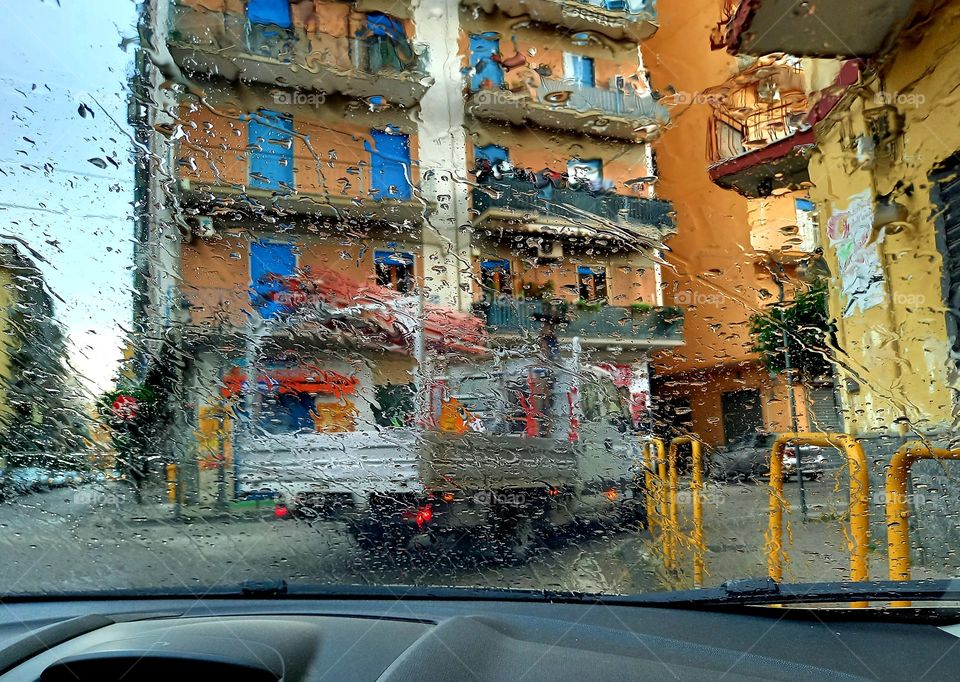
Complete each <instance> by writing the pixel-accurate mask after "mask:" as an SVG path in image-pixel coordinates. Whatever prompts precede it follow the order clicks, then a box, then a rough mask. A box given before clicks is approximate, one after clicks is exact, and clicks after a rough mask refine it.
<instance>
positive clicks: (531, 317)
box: [475, 299, 683, 345]
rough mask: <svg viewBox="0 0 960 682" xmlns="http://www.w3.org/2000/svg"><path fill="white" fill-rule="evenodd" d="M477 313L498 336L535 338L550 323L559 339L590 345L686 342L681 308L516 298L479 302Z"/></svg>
mask: <svg viewBox="0 0 960 682" xmlns="http://www.w3.org/2000/svg"><path fill="white" fill-rule="evenodd" d="M475 313H476V314H478V315H480V316H481V317H483V318H484V319H485V320H486V323H487V330H488V332H489V333H490V334H491V335H492V336H499V337H504V336H507V337H529V336H533V337H536V336H538V335H539V334H541V333H542V332H543V328H544V324H545V322H547V321H552V322H553V328H554V331H555V333H556V335H557V337H558V338H561V339H564V338H573V337H579V338H580V339H581V340H583V341H585V342H587V343H590V342H592V341H601V342H609V343H618V342H623V343H633V344H638V343H639V344H642V343H646V344H648V345H655V344H663V343H665V342H672V343H674V344H675V343H679V342H682V341H683V311H682V310H681V309H679V308H666V307H654V308H637V309H633V308H627V307H622V306H613V305H606V304H600V305H599V308H592V307H578V306H577V305H575V304H569V303H562V304H556V303H548V304H545V303H544V302H542V301H537V300H530V301H521V300H514V299H506V300H499V301H493V302H484V303H478V304H476V305H475Z"/></svg>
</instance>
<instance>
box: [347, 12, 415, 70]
mask: <svg viewBox="0 0 960 682" xmlns="http://www.w3.org/2000/svg"><path fill="white" fill-rule="evenodd" d="M357 39H358V41H359V43H360V45H359V46H358V47H359V48H360V49H361V50H362V56H363V58H364V61H363V67H364V68H365V69H367V70H368V71H370V72H374V73H376V72H378V71H381V70H388V71H406V70H407V69H409V68H411V67H412V66H413V64H414V61H415V58H416V55H414V52H413V49H412V47H411V45H410V42H409V41H408V40H407V36H406V33H405V32H404V29H403V23H402V22H401V21H400V20H399V19H395V18H394V17H391V16H389V15H387V14H383V13H382V12H370V13H369V14H367V21H366V24H365V25H364V27H363V28H362V29H360V30H359V31H357Z"/></svg>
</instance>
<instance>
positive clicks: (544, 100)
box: [467, 78, 670, 142]
mask: <svg viewBox="0 0 960 682" xmlns="http://www.w3.org/2000/svg"><path fill="white" fill-rule="evenodd" d="M467 111H468V112H469V113H470V114H472V115H473V116H475V117H477V118H481V119H492V120H496V121H507V122H509V123H512V124H513V125H521V124H523V123H532V124H534V125H538V126H541V127H543V128H552V129H555V130H572V131H575V132H577V133H590V134H593V135H599V136H603V137H614V138H618V139H622V140H630V141H634V142H645V141H650V140H654V139H656V138H657V137H659V136H660V130H661V128H662V127H663V126H664V125H666V124H667V123H668V122H669V119H670V117H669V114H668V113H667V109H666V107H664V106H663V105H661V104H658V103H657V102H655V101H654V99H653V97H652V96H651V95H650V94H649V93H643V94H639V93H635V92H624V91H621V90H613V89H608V88H598V87H590V86H582V85H578V84H576V83H573V82H572V81H567V80H560V79H556V78H542V79H541V80H540V84H539V86H538V87H537V89H536V91H535V92H533V91H524V92H520V93H517V92H511V91H510V90H494V89H484V90H479V91H478V92H476V93H474V94H473V96H472V97H471V98H470V100H469V102H468V104H467Z"/></svg>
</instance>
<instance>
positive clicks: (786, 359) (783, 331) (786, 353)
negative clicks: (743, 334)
mask: <svg viewBox="0 0 960 682" xmlns="http://www.w3.org/2000/svg"><path fill="white" fill-rule="evenodd" d="M777 269H778V270H779V271H780V273H781V274H783V266H782V265H780V264H779V263H777ZM774 279H775V280H776V282H777V291H778V293H779V301H780V311H781V318H780V339H781V343H782V344H783V365H784V369H785V370H786V375H787V398H788V402H789V405H790V430H791V431H792V432H793V433H797V432H799V431H800V428H799V426H798V425H797V401H796V397H795V396H794V393H793V365H792V363H791V362H790V340H789V338H788V337H787V328H786V326H785V325H784V322H783V316H782V312H783V299H784V292H783V280H782V279H781V278H780V277H776V276H775V277H774ZM793 447H794V449H795V450H796V453H797V483H798V485H799V486H800V520H801V521H802V522H803V523H806V522H807V491H806V489H805V488H804V485H803V458H802V457H801V456H800V444H799V443H795V444H794V446H793Z"/></svg>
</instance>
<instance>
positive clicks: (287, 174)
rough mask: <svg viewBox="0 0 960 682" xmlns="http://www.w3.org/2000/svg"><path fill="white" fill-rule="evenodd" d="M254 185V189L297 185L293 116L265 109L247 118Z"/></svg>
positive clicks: (251, 176)
mask: <svg viewBox="0 0 960 682" xmlns="http://www.w3.org/2000/svg"><path fill="white" fill-rule="evenodd" d="M247 143H248V145H249V148H250V186H251V187H253V188H254V189H272V190H279V191H284V190H286V191H290V190H292V189H293V119H292V118H291V117H290V116H287V115H285V114H279V113H276V112H273V111H267V110H261V111H260V112H258V113H256V114H252V115H251V116H250V117H249V118H248V122H247Z"/></svg>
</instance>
